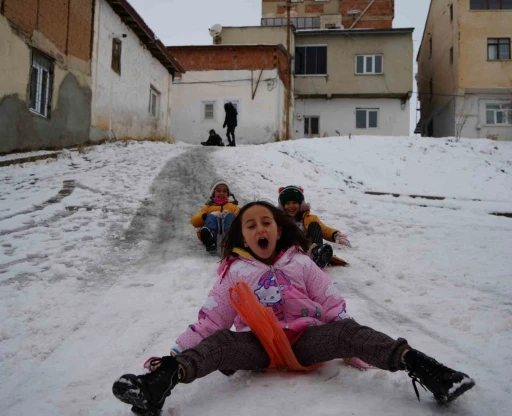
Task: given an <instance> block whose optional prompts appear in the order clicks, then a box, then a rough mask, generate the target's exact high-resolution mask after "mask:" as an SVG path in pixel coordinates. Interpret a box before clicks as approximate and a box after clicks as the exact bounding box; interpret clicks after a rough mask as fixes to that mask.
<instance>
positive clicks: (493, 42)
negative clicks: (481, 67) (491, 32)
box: [487, 38, 510, 61]
mask: <svg viewBox="0 0 512 416" xmlns="http://www.w3.org/2000/svg"><path fill="white" fill-rule="evenodd" d="M487 59H488V60H490V61H495V60H499V59H510V38H488V39H487Z"/></svg>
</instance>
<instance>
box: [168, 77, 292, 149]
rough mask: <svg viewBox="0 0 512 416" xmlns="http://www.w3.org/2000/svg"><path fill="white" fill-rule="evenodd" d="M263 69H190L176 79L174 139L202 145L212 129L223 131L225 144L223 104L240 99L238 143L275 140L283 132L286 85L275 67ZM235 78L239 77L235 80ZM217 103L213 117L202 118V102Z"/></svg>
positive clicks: (221, 132) (172, 128)
mask: <svg viewBox="0 0 512 416" xmlns="http://www.w3.org/2000/svg"><path fill="white" fill-rule="evenodd" d="M259 74H260V71H253V74H252V76H253V83H252V87H251V71H249V70H230V71H213V70H212V71H187V72H186V73H185V74H183V75H182V78H181V80H179V79H178V78H176V79H175V81H174V83H173V84H172V88H171V94H172V99H173V105H172V111H171V133H172V136H173V138H174V139H175V140H177V141H183V142H186V143H194V144H199V143H200V142H202V141H205V140H206V139H207V138H208V132H209V130H210V129H214V130H215V131H216V132H217V133H219V134H220V136H221V137H222V139H223V141H224V143H225V144H227V139H226V134H225V133H226V129H223V128H222V125H223V124H224V118H225V111H224V103H225V102H227V101H238V127H237V128H236V130H235V137H236V144H237V145H238V144H259V143H267V142H274V141H276V139H275V135H276V134H281V135H283V134H284V123H283V118H284V113H283V109H284V91H285V89H284V85H283V83H282V81H281V79H280V78H279V76H278V74H277V71H276V70H265V71H263V73H262V75H261V80H260V83H259V85H258V87H257V90H256V94H255V97H254V100H253V99H252V91H253V90H254V89H255V88H256V81H257V80H258V77H259ZM233 80H240V81H235V82H233ZM210 101H211V102H214V109H215V110H214V119H213V120H205V119H204V117H203V102H210Z"/></svg>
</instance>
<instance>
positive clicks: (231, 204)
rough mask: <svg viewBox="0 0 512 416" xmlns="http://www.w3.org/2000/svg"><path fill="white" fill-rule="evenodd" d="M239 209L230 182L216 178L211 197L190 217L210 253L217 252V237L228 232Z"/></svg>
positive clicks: (211, 189) (211, 188)
mask: <svg viewBox="0 0 512 416" xmlns="http://www.w3.org/2000/svg"><path fill="white" fill-rule="evenodd" d="M239 211H240V208H239V207H238V201H237V200H236V199H235V197H234V195H233V194H232V193H231V191H230V190H229V185H228V183H227V182H226V181H225V180H223V179H215V180H214V181H213V183H212V186H211V187H210V198H209V199H208V201H207V202H206V204H205V205H204V206H203V208H201V209H200V210H199V211H198V212H196V213H195V214H194V215H193V216H192V218H191V219H190V222H191V224H192V225H193V226H194V227H196V228H197V229H198V231H197V236H198V238H199V239H200V240H201V242H202V243H203V244H204V246H205V247H206V251H207V252H208V253H212V254H214V253H216V252H217V239H218V238H219V237H220V236H221V235H223V234H224V233H226V231H227V230H228V229H229V227H230V226H231V223H232V222H233V220H234V219H235V216H236V215H237V214H238V212H239Z"/></svg>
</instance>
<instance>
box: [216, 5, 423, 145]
mask: <svg viewBox="0 0 512 416" xmlns="http://www.w3.org/2000/svg"><path fill="white" fill-rule="evenodd" d="M290 17H291V23H292V26H293V30H292V31H291V39H290V52H291V55H292V56H293V61H292V69H293V82H292V85H293V95H294V97H293V100H292V102H294V114H293V132H294V134H293V136H294V137H295V138H301V137H318V136H335V135H348V134H352V135H367V134H371V135H388V136H391V135H409V123H410V112H409V102H410V97H411V94H412V82H413V79H412V71H413V69H412V67H413V45H412V32H413V29H410V28H404V29H394V28H392V22H393V17H394V1H392V0H359V1H351V0H349V1H347V0H343V1H342V0H326V1H322V2H319V1H313V0H304V1H293V2H292V5H291V10H290ZM286 20H287V19H286V2H285V1H271V0H262V20H261V24H262V26H261V27H242V28H240V27H226V28H223V29H222V32H221V33H220V35H219V36H218V37H216V38H215V39H214V43H215V44H217V45H219V44H222V45H228V44H233V43H236V44H247V45H250V44H254V43H268V44H275V43H276V42H279V43H281V44H282V45H286Z"/></svg>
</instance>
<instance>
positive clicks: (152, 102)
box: [149, 87, 160, 117]
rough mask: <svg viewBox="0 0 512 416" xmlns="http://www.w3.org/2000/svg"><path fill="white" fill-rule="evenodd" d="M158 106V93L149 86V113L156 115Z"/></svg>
mask: <svg viewBox="0 0 512 416" xmlns="http://www.w3.org/2000/svg"><path fill="white" fill-rule="evenodd" d="M159 108H160V93H159V92H158V91H157V90H156V89H155V88H153V87H149V114H151V115H152V116H153V117H158V109H159Z"/></svg>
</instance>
